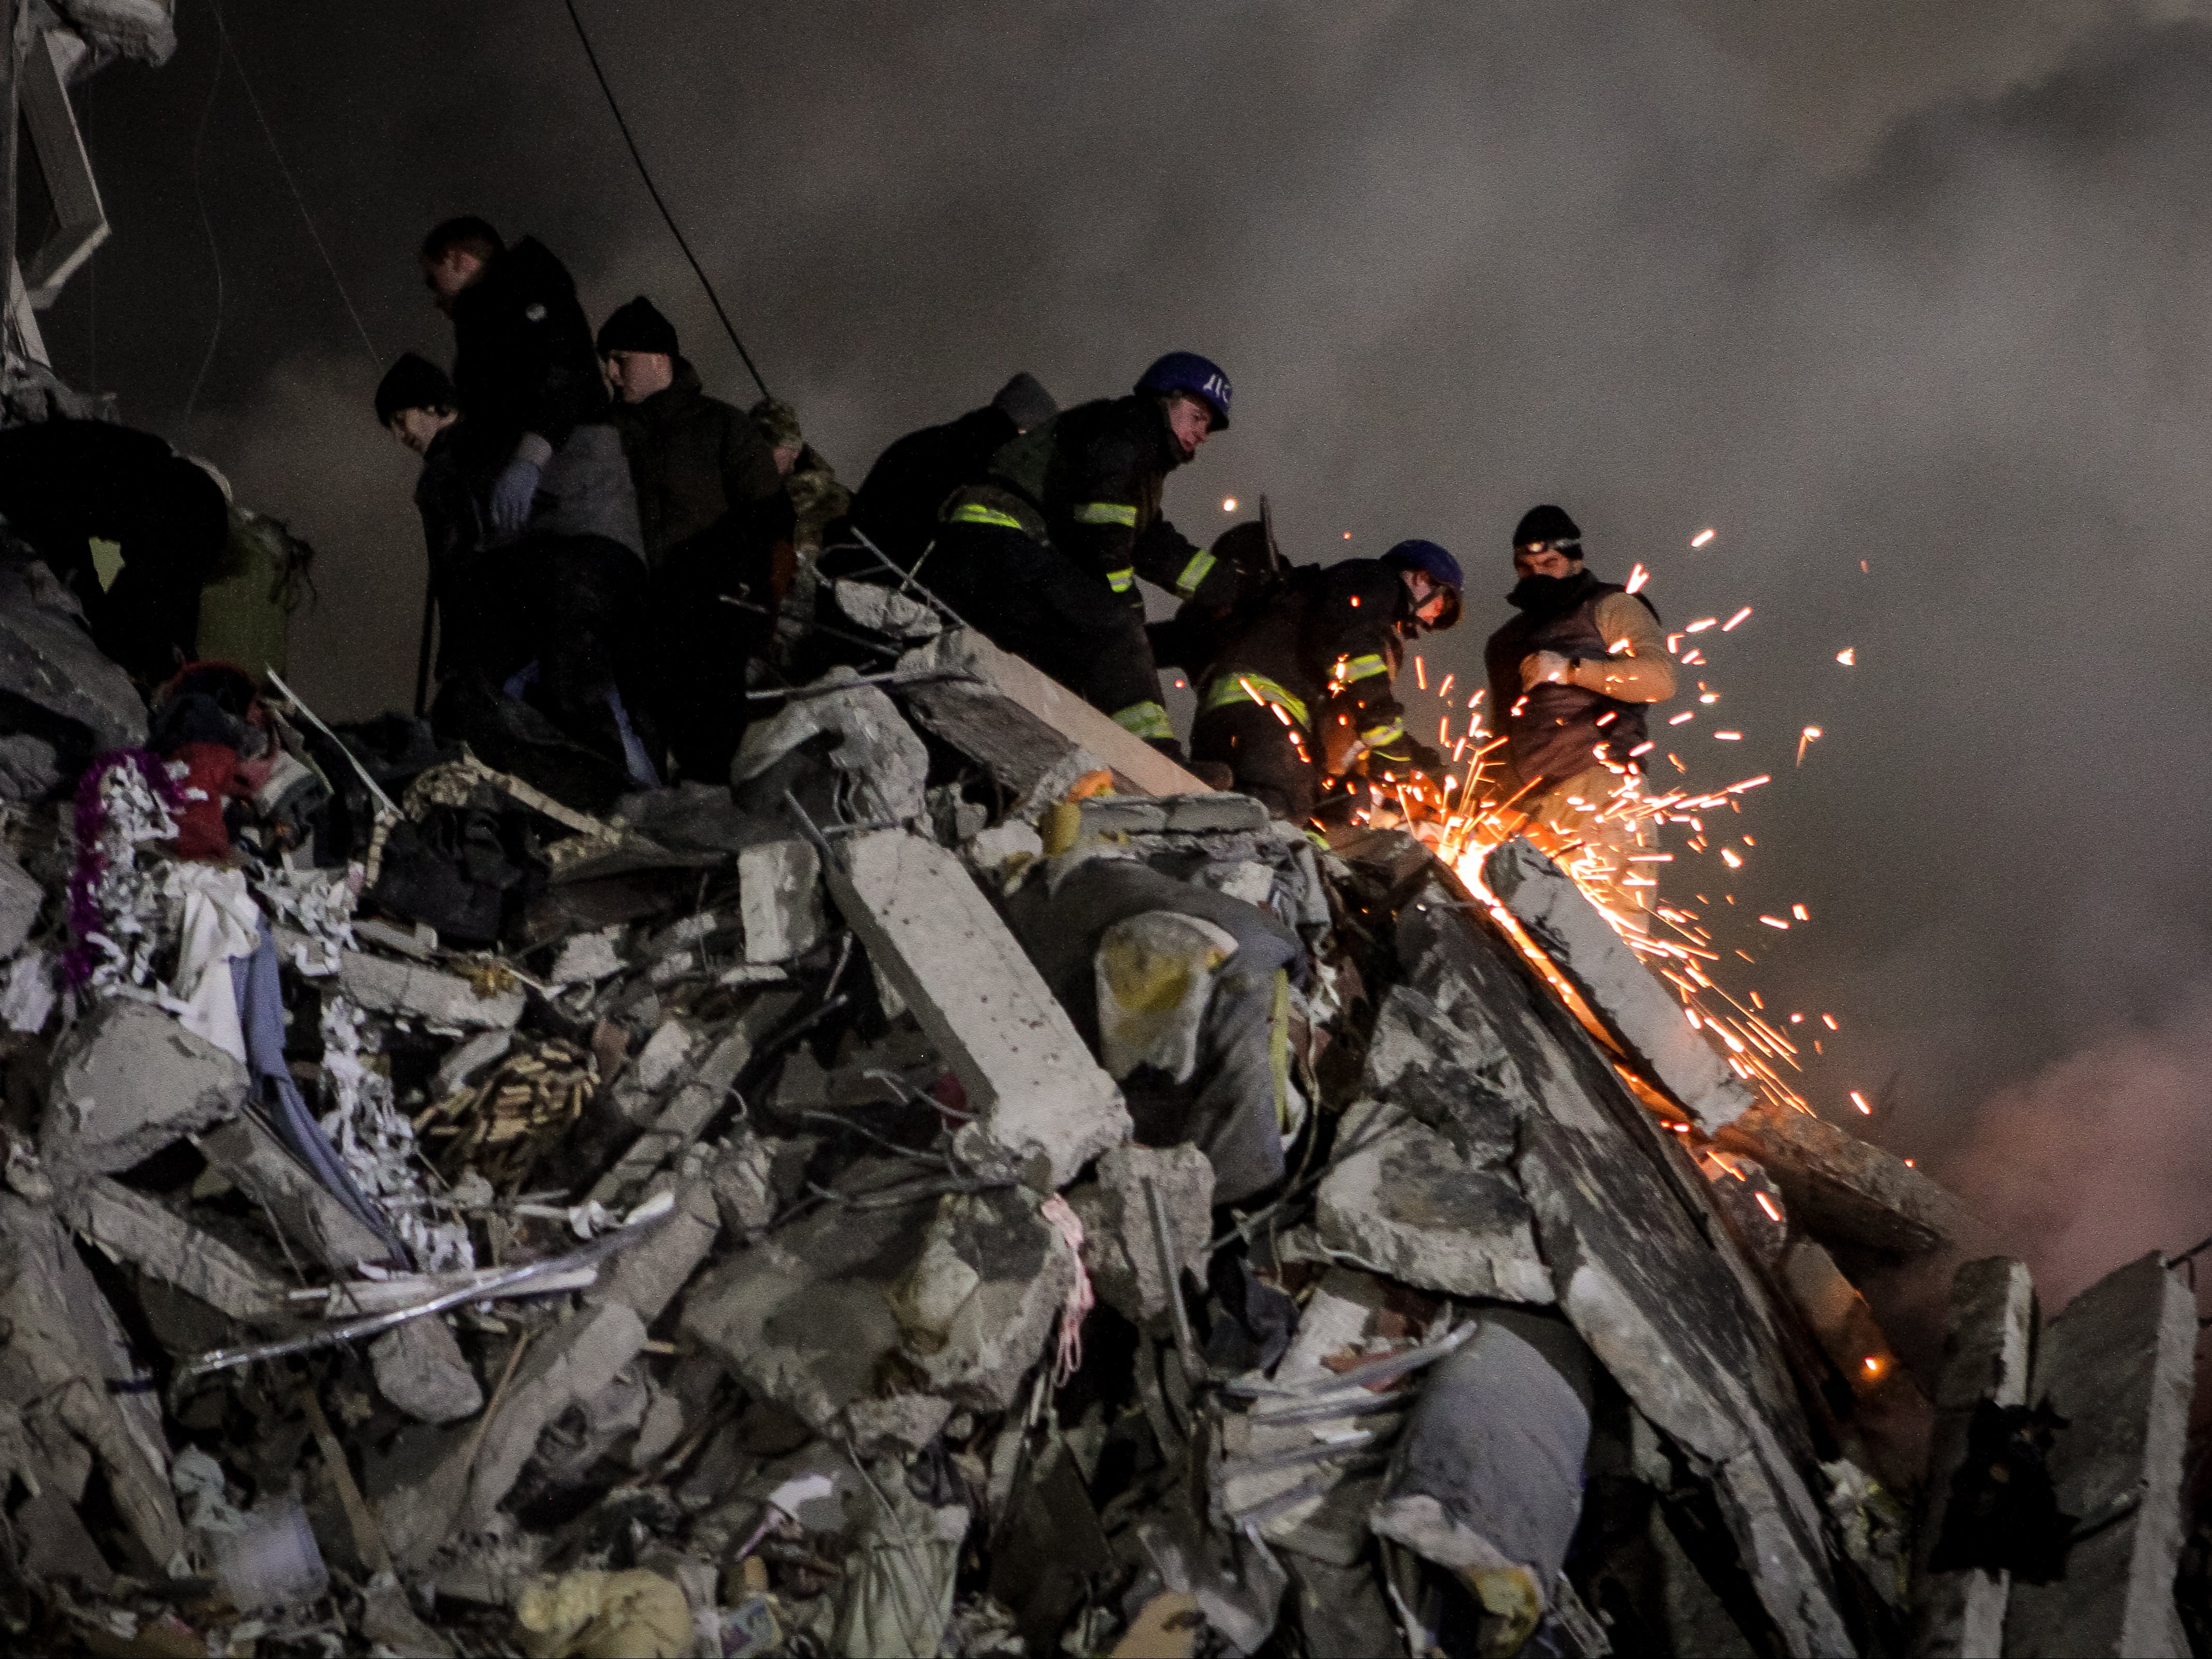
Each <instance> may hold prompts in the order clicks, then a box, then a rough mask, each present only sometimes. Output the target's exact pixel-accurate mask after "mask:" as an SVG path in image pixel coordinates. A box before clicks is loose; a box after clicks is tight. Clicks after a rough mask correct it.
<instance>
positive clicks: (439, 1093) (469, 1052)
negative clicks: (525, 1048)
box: [430, 1031, 514, 1100]
mask: <svg viewBox="0 0 2212 1659" xmlns="http://www.w3.org/2000/svg"><path fill="white" fill-rule="evenodd" d="M513 1046H514V1033H513V1032H512V1031H479V1032H478V1033H477V1035H476V1036H472V1037H471V1038H470V1039H469V1040H468V1041H467V1042H457V1043H455V1044H454V1045H453V1050H452V1052H450V1053H449V1054H447V1056H446V1057H445V1058H444V1059H443V1060H440V1061H439V1062H438V1069H437V1070H436V1071H435V1072H434V1073H431V1075H430V1098H431V1099H433V1100H443V1099H444V1098H445V1097H447V1095H449V1094H451V1093H453V1091H454V1090H456V1089H459V1088H462V1087H464V1086H465V1085H468V1084H471V1083H473V1082H475V1081H476V1079H477V1074H478V1073H481V1072H483V1070H484V1069H485V1068H486V1067H487V1066H490V1065H492V1064H493V1063H494V1062H495V1061H497V1060H504V1059H505V1058H506V1057H507V1050H508V1049H509V1048H513Z"/></svg>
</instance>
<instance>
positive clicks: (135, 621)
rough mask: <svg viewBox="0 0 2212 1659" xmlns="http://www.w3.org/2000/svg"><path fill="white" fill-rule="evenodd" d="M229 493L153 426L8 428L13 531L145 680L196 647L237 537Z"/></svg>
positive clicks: (148, 683)
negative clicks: (206, 605)
mask: <svg viewBox="0 0 2212 1659" xmlns="http://www.w3.org/2000/svg"><path fill="white" fill-rule="evenodd" d="M227 497H228V492H227V491H226V489H225V487H224V486H223V485H222V484H221V483H218V482H217V481H216V476H215V473H214V470H213V469H212V468H211V467H209V466H208V465H205V464H204V463H203V462H198V461H194V460H191V459H188V458H187V457H185V456H183V455H179V453H177V452H176V451H175V450H173V449H172V448H171V447H169V446H168V444H167V443H166V442H165V441H162V440H161V439H160V438H157V437H155V435H153V434H152V433H150V432H136V431H133V430H131V428H129V427H124V426H118V425H116V424H114V423H113V422H108V421H76V420H57V421H46V422H40V423H38V424H36V425H32V426H19V427H13V428H9V430H8V431H6V432H0V517H4V518H5V519H6V520H7V526H6V527H7V530H8V531H9V532H10V533H12V534H13V535H15V537H17V538H20V539H21V540H22V541H25V542H27V543H29V544H30V545H31V546H32V547H33V549H35V550H37V552H38V554H39V556H40V558H42V559H43V560H44V561H45V562H46V567H47V568H49V569H50V570H52V572H53V574H54V575H55V576H56V578H58V580H60V581H61V582H62V583H63V584H64V586H67V587H68V588H69V589H70V592H73V593H75V594H76V598H77V599H78V601H79V603H81V604H82V605H83V606H84V615H85V622H86V624H87V626H88V627H89V629H91V631H92V637H93V641H94V643H95V644H97V645H98V646H99V647H100V649H101V650H102V651H104V652H105V653H107V655H108V656H110V657H112V659H114V660H115V661H116V662H118V663H119V664H120V665H122V666H123V668H124V669H125V671H127V672H128V673H129V674H130V675H131V678H134V679H135V680H137V682H138V683H139V685H140V687H141V688H142V689H150V688H151V687H153V686H155V685H158V684H161V682H162V681H164V680H166V679H167V678H169V677H170V676H171V675H172V674H173V673H175V672H176V671H177V670H178V668H179V666H181V665H183V664H185V663H187V662H190V661H191V659H193V657H194V656H195V655H196V654H197V635H198V633H199V619H200V590H201V588H202V587H203V586H204V585H205V583H206V581H207V580H208V578H209V576H210V574H212V573H213V572H214V570H215V568H216V562H217V561H218V560H220V559H221V558H222V553H223V549H224V546H225V544H226V543H227V542H228V539H229V536H230V516H229V513H230V508H229V502H228V498H227ZM95 542H97V543H102V544H106V545H105V546H102V547H97V548H96V547H95V546H94V543H95Z"/></svg>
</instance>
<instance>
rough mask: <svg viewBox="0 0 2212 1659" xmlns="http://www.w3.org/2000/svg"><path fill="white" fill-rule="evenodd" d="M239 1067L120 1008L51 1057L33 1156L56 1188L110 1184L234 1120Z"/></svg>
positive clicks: (241, 1075)
mask: <svg viewBox="0 0 2212 1659" xmlns="http://www.w3.org/2000/svg"><path fill="white" fill-rule="evenodd" d="M245 1099H246V1067H245V1066H241V1065H240V1064H239V1063H238V1061H236V1060H233V1059H232V1058H231V1057H230V1056H229V1055H228V1054H225V1053H224V1052H223V1051H222V1049H220V1048H216V1046H215V1045H214V1044H213V1043H211V1042H207V1041H206V1040H205V1039H204V1038H201V1037H197V1036H193V1035H192V1034H191V1032H190V1031H187V1030H185V1028H184V1027H183V1026H181V1025H179V1024H177V1022H176V1021H175V1020H173V1019H172V1018H170V1017H169V1016H168V1015H167V1014H165V1013H163V1012H161V1010H160V1009H159V1008H155V1007H154V1006H150V1005H149V1004H147V1003H143V1002H131V1001H125V1000H120V999H118V1000H114V1001H111V1002H106V1003H102V1004H101V1005H100V1006H98V1007H97V1008H95V1009H94V1011H93V1012H92V1013H91V1014H89V1015H88V1016H87V1017H86V1018H83V1019H81V1020H79V1021H78V1022H77V1024H76V1026H75V1027H74V1028H73V1029H72V1030H70V1033H69V1035H68V1036H66V1037H65V1038H64V1040H63V1042H62V1044H61V1047H60V1049H59V1051H58V1053H57V1054H56V1056H55V1064H54V1079H53V1086H52V1091H51V1092H50V1094H49V1095H48V1097H47V1101H46V1115H45V1117H44V1119H43V1120H42V1121H40V1125H39V1156H40V1158H42V1159H43V1160H44V1161H45V1163H46V1167H47V1168H48V1170H51V1171H52V1173H53V1174H54V1175H55V1176H56V1177H57V1178H58V1179H64V1180H66V1179H71V1178H74V1177H76V1176H80V1175H90V1174H102V1175H106V1174H113V1173H115V1172H117V1171H118V1170H127V1169H129V1168H131V1165H133V1164H139V1163H143V1161H144V1160H145V1159H147V1158H151V1157H152V1156H153V1155H154V1154H155V1152H160V1151H161V1149H162V1148H163V1147H165V1146H172V1145H173V1144H175V1143H176V1142H177V1141H179V1140H181V1139H184V1138H185V1136H186V1135H190V1134H196V1133H199V1132H200V1131H201V1130H204V1129H206V1128H208V1127H210V1126H212V1125H214V1124H217V1123H220V1122H222V1121H223V1120H224V1119H226V1118H230V1117H234V1116H236V1115H237V1113H238V1109H239V1108H240V1105H241V1104H242V1103H244V1102H245Z"/></svg>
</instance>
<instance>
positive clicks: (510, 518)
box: [491, 455, 538, 535]
mask: <svg viewBox="0 0 2212 1659" xmlns="http://www.w3.org/2000/svg"><path fill="white" fill-rule="evenodd" d="M537 496H538V463H537V462H535V461H526V460H524V459H522V458H521V457H520V455H518V456H516V457H515V458H514V459H513V460H511V461H509V462H508V463H507V465H506V466H505V467H504V468H502V469H501V471H500V475H499V477H497V478H496V479H495V480H494V482H493V483H492V487H491V521H492V526H493V527H494V528H495V529H496V530H498V531H500V532H501V533H502V534H505V535H513V533H514V532H516V531H518V530H520V529H521V528H522V526H524V525H525V524H526V523H528V522H529V520H530V503H531V502H532V501H534V500H536V499H537Z"/></svg>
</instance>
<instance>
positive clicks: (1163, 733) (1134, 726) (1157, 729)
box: [1114, 702, 1175, 740]
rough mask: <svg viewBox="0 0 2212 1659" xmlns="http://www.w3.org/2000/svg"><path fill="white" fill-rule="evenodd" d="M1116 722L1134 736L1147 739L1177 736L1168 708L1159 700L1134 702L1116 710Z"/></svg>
mask: <svg viewBox="0 0 2212 1659" xmlns="http://www.w3.org/2000/svg"><path fill="white" fill-rule="evenodd" d="M1114 724H1115V725H1116V726H1120V727H1121V729H1122V730H1123V731H1124V732H1128V733H1129V734H1130V735H1131V736H1133V737H1139V738H1146V739H1147V740H1149V739H1151V738H1173V737H1174V736H1175V726H1173V725H1172V724H1171V723H1170V721H1169V720H1168V711H1167V709H1166V708H1164V706H1162V705H1161V704H1159V703H1157V702H1133V703H1131V704H1130V705H1129V706H1128V707H1127V708H1118V709H1116V710H1115V711H1114Z"/></svg>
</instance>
